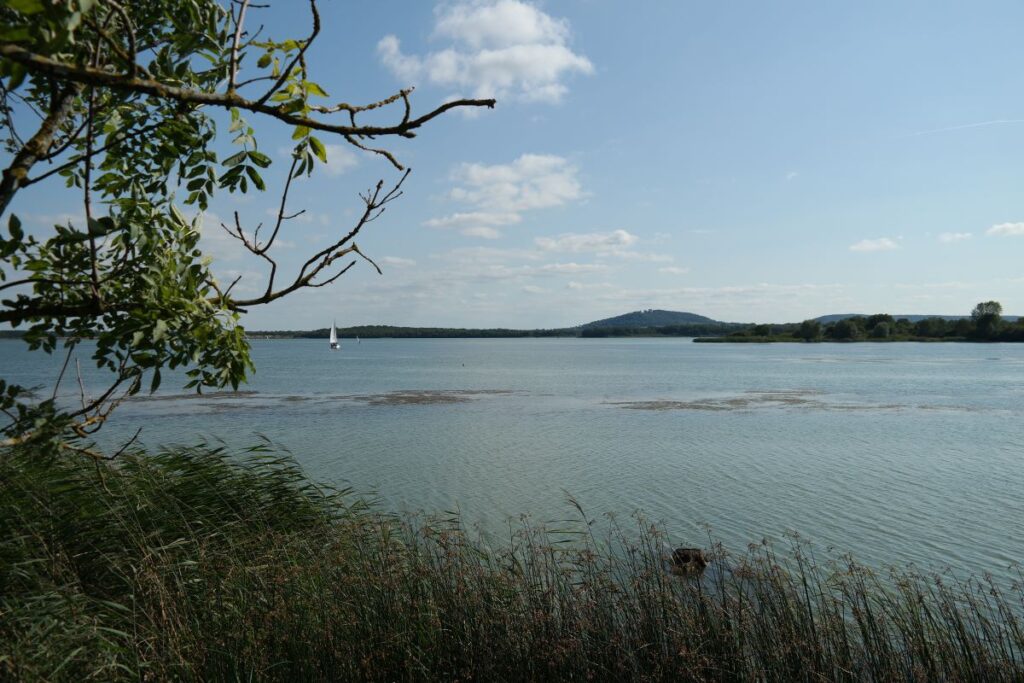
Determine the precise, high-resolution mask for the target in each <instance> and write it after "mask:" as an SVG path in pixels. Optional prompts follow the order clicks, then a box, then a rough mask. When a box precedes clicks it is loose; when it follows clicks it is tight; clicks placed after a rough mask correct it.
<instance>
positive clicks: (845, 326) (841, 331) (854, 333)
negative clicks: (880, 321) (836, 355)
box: [832, 318, 863, 340]
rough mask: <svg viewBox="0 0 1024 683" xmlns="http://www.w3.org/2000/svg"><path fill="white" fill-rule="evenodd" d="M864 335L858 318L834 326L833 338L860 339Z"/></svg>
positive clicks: (841, 321)
mask: <svg viewBox="0 0 1024 683" xmlns="http://www.w3.org/2000/svg"><path fill="white" fill-rule="evenodd" d="M862 335H863V332H862V330H861V327H860V325H858V324H857V319H856V318H847V319H846V320H840V321H839V322H837V323H836V324H835V325H833V326H832V338H833V339H841V340H853V339H859V338H860V337H861V336H862Z"/></svg>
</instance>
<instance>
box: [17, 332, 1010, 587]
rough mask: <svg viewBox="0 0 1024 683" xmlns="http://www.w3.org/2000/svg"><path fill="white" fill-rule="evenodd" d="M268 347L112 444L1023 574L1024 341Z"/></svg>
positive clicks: (495, 512)
mask: <svg viewBox="0 0 1024 683" xmlns="http://www.w3.org/2000/svg"><path fill="white" fill-rule="evenodd" d="M254 355H255V360H256V365H257V374H256V376H255V377H254V378H253V381H252V382H251V383H250V384H249V385H248V386H247V387H246V391H245V392H238V393H233V392H229V393H223V392H222V393H213V394H203V395H195V394H181V393H180V388H179V389H175V382H174V381H173V378H169V377H167V376H165V378H164V382H163V387H164V389H165V391H164V392H161V393H160V394H158V395H156V396H152V397H139V398H138V399H136V400H133V401H130V402H128V403H127V404H125V405H124V406H123V407H122V408H121V409H120V411H119V412H118V413H117V414H116V421H115V423H114V424H112V425H110V426H109V427H108V428H105V429H104V430H103V432H101V436H102V438H103V439H104V440H105V442H106V443H108V444H110V445H113V446H116V445H118V444H119V443H120V442H122V441H123V440H125V439H127V438H128V437H130V436H131V435H132V434H133V433H134V430H135V428H137V427H138V426H142V427H143V432H142V436H141V437H140V438H141V439H142V440H143V441H144V442H145V443H146V444H148V445H156V444H162V443H168V442H185V443H193V442H195V441H197V440H199V439H200V438H217V439H222V440H224V441H226V442H227V443H229V444H232V445H239V446H243V445H249V444H251V443H252V442H253V441H254V440H255V438H256V437H255V435H256V434H262V435H265V436H267V437H269V438H270V439H272V440H274V441H275V442H277V443H280V444H283V445H284V446H286V447H287V448H289V449H290V450H291V451H292V452H293V453H294V454H295V456H296V457H297V458H298V459H299V460H300V461H301V462H302V463H303V464H304V465H305V466H306V468H307V469H308V471H309V472H310V474H311V475H312V476H314V477H316V478H318V479H326V480H330V481H334V482H337V483H351V484H352V485H354V486H355V487H356V488H357V489H362V490H369V489H375V490H376V491H378V492H379V494H380V496H381V498H383V499H384V501H385V502H386V503H387V504H388V505H390V506H391V507H394V508H399V509H408V510H418V509H426V510H428V511H440V510H454V509H458V510H460V511H461V512H462V514H463V515H464V517H465V518H466V520H467V521H469V522H471V523H475V524H479V525H480V526H481V528H483V529H484V530H486V531H489V532H491V533H493V534H496V535H499V536H500V535H501V534H502V532H503V530H506V529H507V527H506V520H508V519H509V518H513V519H514V518H517V517H518V516H519V515H520V514H522V513H526V514H529V515H530V516H531V517H532V518H533V519H534V520H535V521H543V520H551V519H561V518H565V517H566V516H567V515H570V514H571V508H570V507H569V506H568V505H567V503H566V500H565V496H566V492H569V493H571V494H572V495H573V497H574V498H575V499H576V500H578V501H580V503H581V504H582V505H583V506H584V507H585V508H586V510H587V512H588V514H589V515H590V516H591V517H600V516H601V515H602V514H605V513H616V514H618V515H619V516H622V517H625V516H626V515H628V514H629V513H630V512H632V511H634V510H636V509H643V510H644V511H645V512H646V513H647V514H648V515H650V516H651V517H654V518H655V519H660V520H662V521H663V522H664V523H665V525H666V526H667V527H668V529H669V531H670V532H671V534H672V535H673V536H674V537H675V538H676V539H677V540H678V541H679V542H680V544H682V545H699V544H701V543H702V542H704V541H705V539H706V529H705V527H704V524H707V525H709V526H710V527H711V530H712V533H713V534H714V535H715V536H716V537H718V538H720V539H722V540H723V541H724V542H725V543H726V545H727V546H730V547H732V548H733V549H742V548H743V547H745V545H746V544H747V543H749V542H752V541H759V540H760V539H761V538H762V537H768V538H782V537H783V535H784V534H785V533H786V531H787V530H797V531H799V532H800V533H801V535H802V536H804V537H806V538H809V539H811V540H812V541H813V542H814V543H815V545H816V547H817V548H818V549H819V550H820V552H821V553H822V554H825V553H826V552H827V549H828V548H830V547H834V548H836V549H837V550H839V551H851V552H853V553H854V554H855V555H856V556H857V557H858V558H860V559H861V560H863V561H865V562H868V563H873V564H879V565H880V564H888V563H906V562H916V563H918V564H920V565H923V566H928V567H940V566H944V565H947V564H948V565H950V566H952V567H953V568H954V569H957V570H961V571H973V572H983V571H991V572H993V573H996V574H997V575H1003V576H1008V575H1009V573H1008V572H1007V567H1008V566H1009V565H1010V564H1011V563H1013V562H1016V561H1020V560H1021V559H1022V558H1024V532H1022V529H1024V504H1022V502H1021V501H1022V499H1024V495H1022V493H1024V458H1022V454H1024V428H1022V427H1021V424H1022V422H1021V418H1022V417H1024V415H1022V412H1024V402H1022V400H1021V399H1022V397H1024V345H1006V344H1002V345H973V344H885V345H876V344H851V345H829V344H821V345H801V344H791V345H771V346H764V345H758V346H757V347H756V348H750V347H748V346H746V345H742V346H740V345H737V346H731V345H726V344H692V343H689V342H688V341H686V340H680V339H600V340H598V339H592V340H591V339H578V340H576V339H514V340H513V339H492V340H471V339H458V340H364V341H363V343H362V344H359V345H358V346H353V345H350V346H348V347H346V348H345V349H344V350H343V351H342V352H340V353H339V352H333V353H332V352H329V351H328V349H327V348H326V344H324V343H321V342H316V341H305V340H295V341H257V342H255V345H254ZM61 360H63V359H61ZM57 366H58V363H57V362H54V361H53V359H45V358H40V357H39V356H37V355H29V354H27V353H25V352H24V351H23V346H22V345H21V344H20V343H18V342H10V341H4V342H0V376H3V377H5V378H6V379H8V380H12V381H18V382H21V383H23V384H29V385H46V384H47V382H51V381H52V379H53V378H54V377H56V375H57V373H58V371H59V367H57ZM85 379H86V382H87V385H88V386H89V387H99V386H100V385H99V380H98V378H97V377H89V376H87V377H86V378H85ZM182 384H183V382H178V383H177V386H178V387H180V386H181V385H182ZM74 398H75V397H74V396H73V395H70V394H69V396H68V400H73V399H74Z"/></svg>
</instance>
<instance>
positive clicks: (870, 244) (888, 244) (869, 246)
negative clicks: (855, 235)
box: [850, 237, 900, 252]
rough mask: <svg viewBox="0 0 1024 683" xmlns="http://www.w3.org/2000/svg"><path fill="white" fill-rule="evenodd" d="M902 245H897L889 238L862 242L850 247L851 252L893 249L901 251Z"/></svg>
mask: <svg viewBox="0 0 1024 683" xmlns="http://www.w3.org/2000/svg"><path fill="white" fill-rule="evenodd" d="M899 248H900V245H898V244H896V242H895V241H893V240H891V239H889V238H888V237H879V238H878V239H875V240H861V241H860V242H857V243H856V244H851V245H850V251H860V252H868V251H892V250H893V249H899Z"/></svg>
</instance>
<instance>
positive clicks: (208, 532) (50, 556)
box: [0, 447, 1024, 681]
mask: <svg viewBox="0 0 1024 683" xmlns="http://www.w3.org/2000/svg"><path fill="white" fill-rule="evenodd" d="M597 528H601V529H603V531H601V532H600V533H598V532H595V529H597ZM667 541H668V539H667V538H666V536H665V534H664V533H663V532H662V530H660V529H658V528H657V527H655V526H653V525H651V524H649V523H648V522H646V521H645V520H643V519H642V518H631V519H630V523H629V524H628V525H623V526H619V525H617V524H615V523H614V522H612V523H603V522H602V523H601V524H594V523H593V521H592V520H589V519H587V518H586V516H585V515H584V514H583V511H582V510H579V511H578V515H577V518H575V519H574V520H573V521H572V522H571V523H566V524H559V525H557V528H556V529H553V528H551V527H548V528H544V527H538V526H533V525H530V524H529V523H526V522H523V523H522V524H521V525H519V526H518V527H517V528H515V529H514V530H513V531H511V532H510V534H509V538H508V540H507V541H506V542H504V543H503V544H501V545H500V546H499V547H495V546H493V545H491V544H488V543H486V542H484V541H482V540H480V539H479V538H476V537H474V535H473V534H470V533H468V532H467V531H466V530H465V529H463V528H462V527H461V526H460V524H459V523H458V520H457V519H447V520H445V519H399V518H396V517H393V516H390V515H387V514H384V513H383V512H381V511H380V510H379V509H377V508H376V507H375V506H373V505H369V504H367V503H365V502H364V501H362V500H361V499H360V498H358V497H357V496H355V495H353V494H352V492H350V491H344V490H333V489H327V488H324V487H320V486H316V485H314V484H313V483H311V482H310V481H309V480H308V479H306V477H305V476H303V474H302V472H301V470H300V468H299V467H298V466H297V465H296V464H295V462H294V461H293V460H292V459H291V458H290V457H288V456H286V455H280V454H276V453H274V452H272V451H271V450H270V449H268V448H265V447H261V448H257V449H253V450H251V451H249V452H247V453H244V454H237V453H235V454H232V453H228V452H225V451H224V450H222V449H218V448H210V447H200V448H175V449H167V450H162V451H160V452H157V453H152V454H148V455H135V456H129V455H123V456H121V458H119V460H118V461H117V462H115V463H112V464H108V463H92V462H91V461H88V460H83V459H81V458H79V457H66V456H60V455H55V454H48V453H45V452H39V451H38V450H34V451H28V450H16V451H6V452H3V453H0V679H11V680H47V681H50V680H75V681H80V680H103V681H111V680H166V679H179V680H271V681H272V680H281V681H298V680H302V681H307V680H308V681H343V680H389V681H397V680H425V679H439V680H509V681H519V680H559V679H561V680H664V679H667V680H679V681H720V680H721V681H734V680H735V681H799V680H807V681H810V680H814V681H821V680H827V681H831V680H840V681H843V680H849V681H867V680H871V681H891V680H904V681H918V680H920V681H934V680H986V681H1000V680H1006V681H1013V680H1017V681H1019V680H1022V679H1024V630H1022V621H1021V615H1022V613H1024V591H1022V589H1021V586H1020V584H1018V583H1015V584H1013V585H1009V586H1002V585H999V584H998V582H996V581H994V580H992V579H991V578H978V579H971V580H964V581H958V580H954V579H952V578H951V577H950V576H948V575H929V574H923V573H915V572H912V571H893V572H891V573H889V574H886V575H884V576H879V575H877V574H875V573H873V572H872V571H870V570H869V569H867V568H865V567H863V566H861V565H859V564H857V563H855V562H854V561H853V560H852V559H850V558H846V559H844V560H842V561H830V562H823V563H819V562H816V561H815V560H814V557H813V555H812V554H811V553H810V552H809V550H808V547H807V546H806V545H805V544H802V543H800V542H799V541H798V540H795V541H794V543H793V545H792V546H791V547H790V548H787V549H786V551H785V552H784V553H781V554H779V553H776V551H775V550H774V549H773V548H772V547H771V546H770V545H767V544H760V545H757V546H754V547H751V548H750V549H749V550H748V552H747V553H746V554H744V555H742V556H729V555H728V554H726V553H724V552H723V551H722V550H721V548H711V551H712V555H713V558H712V563H711V566H710V567H709V568H708V569H707V570H706V571H705V573H704V574H703V575H702V576H700V577H697V576H693V575H689V576H676V575H674V574H672V573H671V572H670V571H668V565H667V558H666V548H667V547H668V545H667Z"/></svg>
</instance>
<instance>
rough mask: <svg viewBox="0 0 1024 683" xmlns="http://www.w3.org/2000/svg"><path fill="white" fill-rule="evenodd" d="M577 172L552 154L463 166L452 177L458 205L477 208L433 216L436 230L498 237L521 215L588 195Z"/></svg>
mask: <svg viewBox="0 0 1024 683" xmlns="http://www.w3.org/2000/svg"><path fill="white" fill-rule="evenodd" d="M576 174H577V169H576V167H575V166H573V165H572V164H570V163H569V162H568V161H567V160H565V159H563V158H562V157H559V156H554V155H550V154H523V155H522V156H520V157H519V158H518V159H516V160H514V161H512V162H511V163H508V164H492V165H488V164H477V163H472V164H471V163H464V164H460V165H459V166H458V167H457V168H456V169H455V170H454V171H453V173H452V180H453V181H454V182H455V183H456V186H455V187H454V188H452V190H451V191H450V192H449V193H448V197H449V198H450V199H452V200H454V201H457V202H460V203H463V204H466V205H468V206H470V207H472V209H473V210H471V211H459V212H456V213H452V214H449V215H447V216H440V217H438V218H431V219H430V220H427V221H424V223H423V225H425V226H427V227H430V228H456V229H458V230H459V231H460V232H461V233H462V234H463V235H467V236H469V237H482V238H484V239H497V238H498V237H500V236H501V232H500V231H499V230H498V227H500V226H506V225H514V224H516V223H519V222H520V221H521V220H522V215H521V213H522V212H523V211H530V210H534V209H546V208H551V207H555V206H561V205H563V204H566V203H567V202H570V201H574V200H577V199H580V198H582V197H583V196H584V193H583V188H582V187H581V186H580V182H579V180H578V179H577V178H576Z"/></svg>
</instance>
